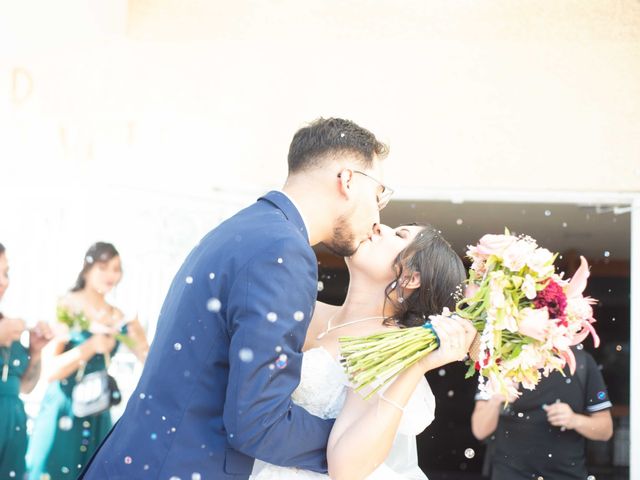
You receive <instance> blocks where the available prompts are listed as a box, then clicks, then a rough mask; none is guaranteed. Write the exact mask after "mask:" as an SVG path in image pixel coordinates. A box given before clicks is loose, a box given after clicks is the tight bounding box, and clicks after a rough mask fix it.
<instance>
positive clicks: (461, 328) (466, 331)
mask: <svg viewBox="0 0 640 480" xmlns="http://www.w3.org/2000/svg"><path fill="white" fill-rule="evenodd" d="M433 325H434V328H435V329H436V331H437V333H438V335H439V337H440V348H438V349H437V350H436V351H434V352H432V353H431V354H429V355H427V356H426V357H425V358H423V359H422V360H421V361H420V362H418V363H416V364H415V365H413V366H412V367H410V368H408V369H407V370H405V371H404V372H402V373H401V374H399V375H398V376H397V377H396V379H395V380H394V381H393V382H392V383H391V384H390V386H389V387H388V388H387V390H386V391H385V392H384V394H383V395H374V396H373V397H372V398H371V399H369V400H364V399H363V398H362V397H361V396H360V395H359V394H358V393H356V392H354V391H352V390H350V391H349V393H348V395H347V400H346V402H345V405H344V408H343V409H342V412H340V415H339V417H338V419H337V420H336V423H335V425H334V427H333V429H332V431H331V435H330V437H329V443H328V445H327V460H328V462H329V476H330V477H331V478H332V479H334V480H342V479H348V480H357V479H362V478H366V477H367V476H368V475H369V474H370V473H371V472H373V471H374V470H375V469H376V468H377V467H378V466H379V465H380V464H382V463H383V462H384V460H385V459H386V458H387V455H388V454H389V451H390V449H391V446H392V444H393V440H394V439H395V437H396V433H397V431H398V427H399V425H400V420H401V419H402V413H403V411H402V410H401V408H404V406H405V405H406V404H407V402H408V401H409V398H410V397H411V395H412V394H413V392H414V390H415V389H416V387H417V385H418V382H419V381H420V380H421V379H422V378H423V375H424V373H425V372H427V371H429V370H433V369H434V368H439V367H440V366H442V365H444V364H447V363H450V362H453V361H456V360H460V359H462V358H463V357H464V356H465V354H466V352H467V351H468V348H469V345H470V344H471V341H472V340H473V337H474V335H475V330H474V329H473V327H472V326H471V324H470V323H468V322H466V323H462V321H458V320H456V319H450V318H446V319H442V318H438V319H436V320H434V322H433Z"/></svg>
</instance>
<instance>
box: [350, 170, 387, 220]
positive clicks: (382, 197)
mask: <svg viewBox="0 0 640 480" xmlns="http://www.w3.org/2000/svg"><path fill="white" fill-rule="evenodd" d="M352 172H353V173H359V174H360V175H364V176H365V177H367V178H369V179H371V180H373V181H374V182H376V183H377V184H378V185H379V186H380V190H379V191H378V193H376V200H377V201H378V210H382V209H383V208H384V207H386V206H387V204H388V203H389V200H391V196H392V195H393V189H392V188H389V187H387V186H385V185H384V184H383V183H382V182H380V181H379V180H376V179H375V178H373V177H372V176H371V175H368V174H366V173H364V172H361V171H360V170H352ZM340 177H342V172H340V173H339V174H338V178H340Z"/></svg>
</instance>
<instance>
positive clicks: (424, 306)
mask: <svg viewBox="0 0 640 480" xmlns="http://www.w3.org/2000/svg"><path fill="white" fill-rule="evenodd" d="M393 269H394V271H395V272H396V278H395V279H394V280H393V281H392V282H391V283H390V284H389V285H387V287H386V288H385V305H386V303H387V302H389V303H390V304H391V305H392V306H393V312H394V313H393V316H392V317H389V318H387V319H385V324H387V325H396V326H399V327H415V326H419V325H422V324H424V322H425V320H426V318H428V317H429V315H437V314H440V313H442V310H443V309H444V307H447V308H449V309H450V310H454V309H455V303H456V300H455V292H456V291H457V290H458V289H459V288H460V285H462V283H463V282H464V280H465V278H466V272H465V268H464V265H463V264H462V260H461V259H460V257H459V256H458V255H457V254H456V252H455V251H454V250H453V248H452V247H451V245H450V244H449V242H447V241H446V240H445V239H444V238H443V237H442V235H441V234H440V233H439V232H438V231H437V230H436V229H435V228H433V227H432V226H431V225H424V228H423V229H422V230H421V231H420V232H419V233H418V234H417V235H416V237H415V239H414V240H413V241H412V242H411V244H409V245H408V246H407V247H406V248H405V249H404V250H402V251H401V252H400V253H399V254H398V256H397V257H396V259H395V261H394V263H393ZM416 272H417V273H419V275H420V286H419V287H418V288H417V289H415V290H414V291H413V292H411V293H409V294H408V295H407V294H406V291H405V289H404V287H403V281H404V280H405V279H407V278H411V277H412V276H413V275H414V274H415V273H416ZM400 299H402V300H400Z"/></svg>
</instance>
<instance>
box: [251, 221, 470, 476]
mask: <svg viewBox="0 0 640 480" xmlns="http://www.w3.org/2000/svg"><path fill="white" fill-rule="evenodd" d="M346 261H347V266H348V268H349V274H350V283H349V290H348V293H347V297H346V300H345V302H344V304H343V305H342V306H341V307H335V306H332V305H327V304H323V303H320V302H318V304H317V305H316V309H315V313H314V316H313V318H312V320H311V324H310V326H309V330H308V332H307V337H306V341H305V345H304V349H303V350H304V357H303V362H302V372H301V378H300V384H299V386H298V388H297V389H296V390H295V392H294V394H293V396H292V400H293V401H294V402H295V403H297V404H298V405H301V406H302V407H304V408H305V409H307V410H308V411H309V412H310V413H312V414H314V415H316V416H319V417H322V418H336V422H335V424H334V426H333V429H332V431H331V435H330V437H329V442H328V445H327V460H328V465H329V475H328V476H327V475H323V474H319V473H315V472H311V471H305V470H300V469H296V468H290V467H280V466H276V465H271V464H268V463H265V462H262V461H260V460H256V462H255V465H254V468H253V474H252V476H251V479H252V480H269V479H325V480H326V479H327V478H331V479H348V480H356V479H364V478H366V479H368V480H374V479H375V480H378V479H379V480H383V479H384V480H393V479H396V480H407V479H426V478H427V477H426V476H425V474H424V473H423V472H422V471H421V470H420V469H419V468H418V458H417V449H416V435H418V434H419V433H420V432H422V431H423V430H424V429H425V428H426V427H427V426H428V425H429V424H430V423H431V421H432V420H433V418H434V410H435V400H434V397H433V394H432V392H431V389H430V388H429V384H428V383H427V381H426V379H425V378H424V374H425V373H426V372H427V371H429V370H433V369H434V368H439V367H440V366H442V365H444V364H446V363H450V362H452V361H456V360H461V359H462V358H463V357H464V356H465V355H466V352H467V351H468V348H469V345H470V344H471V341H472V340H473V337H474V335H475V330H474V329H473V327H472V326H471V324H470V323H469V322H467V321H464V320H461V319H456V318H446V317H436V318H434V319H433V327H434V329H435V330H436V332H437V334H438V336H439V339H440V348H438V349H437V350H436V351H434V352H432V353H431V354H430V355H428V356H427V357H425V358H424V359H422V360H421V361H420V362H418V363H417V364H415V365H414V366H412V367H410V368H409V369H407V370H405V371H404V372H403V373H401V374H400V375H398V376H397V377H396V379H395V380H393V381H392V382H390V383H389V384H388V386H387V387H385V388H384V389H383V390H382V393H380V394H378V395H374V396H373V397H371V398H370V399H369V400H364V398H363V397H362V396H361V395H360V394H359V393H356V392H354V391H353V389H351V388H350V385H349V382H348V381H347V377H346V375H345V374H344V372H343V370H342V367H341V366H340V364H339V348H338V339H339V337H342V336H365V335H371V334H374V333H379V332H383V331H388V330H391V329H398V328H404V327H413V326H419V325H422V324H423V323H424V322H425V319H426V318H427V317H428V316H430V315H437V314H439V313H440V312H441V311H442V309H443V307H449V308H451V309H452V308H453V306H454V305H455V299H454V293H455V291H456V288H457V287H458V286H459V285H460V284H461V283H462V281H463V280H464V278H465V270H464V267H463V265H462V262H461V261H460V258H459V257H458V256H457V255H456V253H455V252H454V251H453V249H452V248H451V246H450V245H449V244H448V243H447V241H446V240H444V238H442V236H441V235H440V234H439V233H438V232H437V231H436V230H435V229H434V228H433V227H431V226H416V225H410V226H401V227H398V228H396V229H391V228H389V227H387V226H384V225H380V226H379V228H377V229H376V232H375V234H374V235H373V236H372V237H371V238H370V239H369V240H368V241H365V242H363V243H362V244H361V245H360V247H359V248H358V250H357V251H356V253H354V254H353V255H352V256H351V257H348V258H347V259H346Z"/></svg>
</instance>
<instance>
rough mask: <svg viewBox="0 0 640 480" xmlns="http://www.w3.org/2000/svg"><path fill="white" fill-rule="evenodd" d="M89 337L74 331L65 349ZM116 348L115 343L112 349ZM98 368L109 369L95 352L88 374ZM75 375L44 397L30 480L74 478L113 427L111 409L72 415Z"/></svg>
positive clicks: (29, 457) (31, 455) (29, 458)
mask: <svg viewBox="0 0 640 480" xmlns="http://www.w3.org/2000/svg"><path fill="white" fill-rule="evenodd" d="M90 336H91V333H89V332H87V331H80V332H78V331H72V333H71V337H70V340H69V342H68V343H67V345H66V347H65V351H68V350H71V349H72V348H75V347H77V346H78V345H80V344H82V343H84V342H85V341H86V340H87V339H88V338H89V337H90ZM117 348H118V345H117V344H116V347H115V348H114V350H113V351H114V352H115V349H117ZM112 353H113V352H112ZM99 370H106V366H105V358H104V355H94V356H93V357H92V358H91V359H90V360H89V361H88V362H87V365H86V367H85V375H86V374H89V373H92V372H97V371H99ZM76 374H77V372H74V373H72V374H71V375H69V376H68V377H67V378H65V379H63V380H60V381H55V382H52V383H51V384H50V385H49V388H48V389H47V392H46V393H45V396H44V398H43V399H42V403H41V406H40V414H39V415H38V418H37V419H36V422H35V425H34V429H33V434H32V435H31V441H30V442H29V451H28V453H27V466H28V469H29V480H44V479H47V480H49V479H51V480H57V479H75V478H76V477H77V476H78V474H79V473H80V471H81V470H82V468H83V467H84V466H85V465H86V463H87V462H88V461H89V460H90V459H91V457H92V455H93V454H94V452H95V451H96V450H97V448H98V447H99V446H100V443H102V440H103V439H104V438H105V437H106V436H107V433H109V430H110V429H111V426H112V422H111V413H110V412H109V411H108V410H107V411H106V412H102V413H100V414H97V415H93V416H90V417H76V416H74V415H73V413H72V411H71V392H72V390H73V387H74V385H75V384H76Z"/></svg>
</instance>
